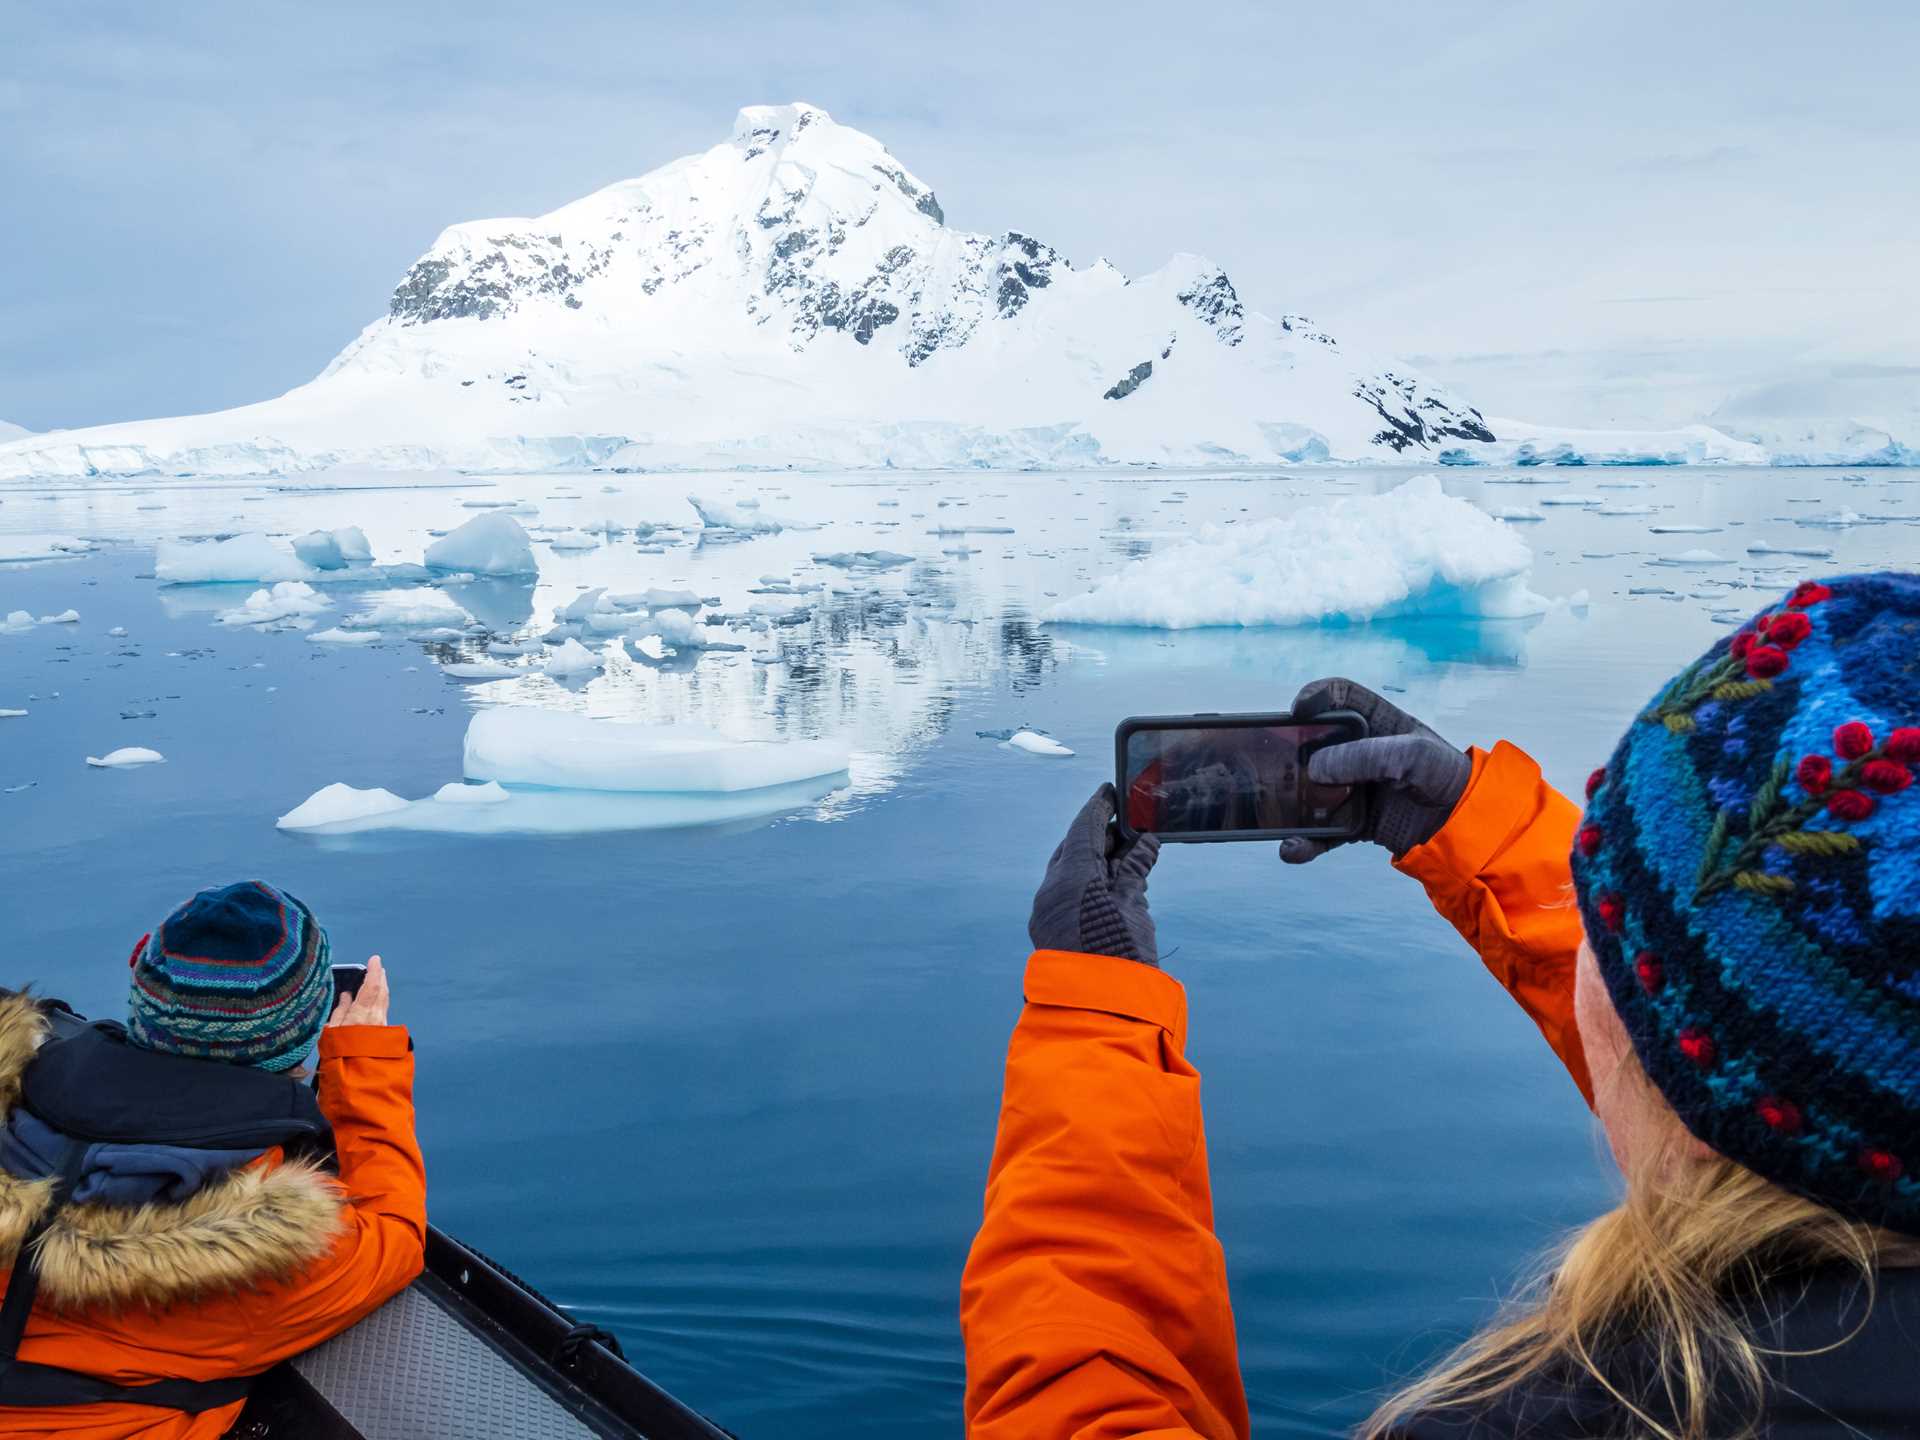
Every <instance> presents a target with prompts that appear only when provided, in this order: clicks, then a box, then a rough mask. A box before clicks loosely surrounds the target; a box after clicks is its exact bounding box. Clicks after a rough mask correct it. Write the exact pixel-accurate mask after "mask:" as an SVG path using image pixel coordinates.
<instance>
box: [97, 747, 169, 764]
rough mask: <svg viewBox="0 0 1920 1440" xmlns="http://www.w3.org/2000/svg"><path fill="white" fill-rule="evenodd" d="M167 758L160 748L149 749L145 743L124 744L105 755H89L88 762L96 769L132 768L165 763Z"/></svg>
mask: <svg viewBox="0 0 1920 1440" xmlns="http://www.w3.org/2000/svg"><path fill="white" fill-rule="evenodd" d="M166 758H167V757H166V756H164V755H162V754H161V753H160V752H159V751H158V750H149V749H147V748H146V747H145V746H143V745H123V746H121V747H120V748H119V749H118V750H109V751H108V752H107V753H106V754H104V755H89V756H87V764H89V765H91V766H93V768H94V769H96V770H130V769H132V768H133V767H134V766H136V765H160V764H164V763H165V762H166Z"/></svg>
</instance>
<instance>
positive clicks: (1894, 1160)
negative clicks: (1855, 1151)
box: [1860, 1146, 1907, 1185]
mask: <svg viewBox="0 0 1920 1440" xmlns="http://www.w3.org/2000/svg"><path fill="white" fill-rule="evenodd" d="M1860 1168H1861V1169H1862V1170H1864V1171H1866V1173H1867V1174H1869V1175H1871V1176H1872V1177H1873V1178H1874V1179H1875V1180H1879V1181H1882V1182H1884V1183H1886V1184H1888V1185H1891V1184H1892V1183H1893V1182H1894V1181H1895V1180H1898V1179H1899V1178H1900V1177H1901V1176H1902V1175H1904V1174H1906V1172H1907V1167H1906V1166H1904V1165H1902V1164H1901V1163H1900V1157H1899V1156H1898V1155H1896V1154H1894V1153H1893V1152H1892V1151H1891V1150H1882V1149H1880V1148H1879V1147H1878V1146H1874V1147H1871V1148H1869V1149H1866V1150H1862V1151H1861V1152H1860Z"/></svg>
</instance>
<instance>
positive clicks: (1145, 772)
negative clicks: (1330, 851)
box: [1125, 725, 1361, 835]
mask: <svg viewBox="0 0 1920 1440" xmlns="http://www.w3.org/2000/svg"><path fill="white" fill-rule="evenodd" d="M1347 738H1350V736H1349V732H1348V731H1347V730H1346V729H1345V727H1343V726H1340V725H1236V726H1223V727H1221V728H1218V729H1166V730H1157V729H1143V730H1135V731H1133V732H1132V733H1131V734H1129V735H1128V736H1127V740H1126V747H1127V748H1126V770H1125V775H1126V815H1127V823H1128V825H1130V826H1131V827H1132V828H1133V829H1135V830H1139V831H1150V832H1152V833H1154V834H1158V835H1214V834H1223V833H1231V832H1234V831H1247V830H1302V829H1315V830H1344V829H1349V828H1352V826H1353V824H1354V822H1355V820H1356V819H1357V815H1356V813H1355V812H1356V810H1357V807H1358V806H1359V804H1360V803H1361V801H1360V799H1359V797H1357V796H1356V795H1355V794H1354V792H1353V789H1352V787H1351V786H1347V785H1319V784H1316V783H1314V782H1313V781H1312V780H1311V779H1309V778H1308V777H1307V771H1306V759H1307V757H1308V756H1310V755H1312V753H1313V752H1314V750H1315V749H1317V748H1319V747H1320V746H1321V745H1324V744H1326V743H1329V742H1334V743H1337V742H1339V741H1341V740H1344V739H1347Z"/></svg>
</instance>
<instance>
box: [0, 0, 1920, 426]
mask: <svg viewBox="0 0 1920 1440" xmlns="http://www.w3.org/2000/svg"><path fill="white" fill-rule="evenodd" d="M916 10H918V11H920V12H921V13H918V14H916V13H913V12H915V11H916ZM1916 54H1920V6H1916V5H1912V4H1908V3H1905V0H1883V3H1864V0H1860V3H1844V0H1842V3H1828V4H1823V5H1819V6H1813V5H1807V4H1799V3H1795V4H1788V3H1766V0H1760V3H1723V0H1699V3H1684V4H1674V3H1672V0H1662V3H1653V0H1528V3H1485V4H1465V3H1429V4H1419V5H1415V4H1411V3H1391V4H1389V3H1371V0H1341V3H1339V4H1337V5H1336V4H1329V3H1314V4H1291V3H1286V4H1250V3H1216V4H1209V5H1186V6H1170V5H1131V4H1126V3H1119V0H1101V3H1086V4H1082V3H1062V4H1026V5H1014V6H992V5H988V6H982V5H978V4H967V5H938V6H927V7H910V6H906V5H902V4H899V3H860V0H852V3H843V4H833V5H806V4H802V3H799V0H793V3H757V0H754V3H734V0H710V3H707V4H702V5H687V6H672V7H668V6H656V5H642V4H622V3H614V0H604V3H566V0H548V3H543V4H541V5H527V4H524V3H516V4H511V5H506V4H492V3H485V0H462V3H458V4H408V3H405V0H383V3H371V0H329V3H326V4H320V5H315V4H299V5H294V4H278V3H262V0H205V3H195V0H175V3H167V4H147V3H120V4H108V3H89V0H57V3H41V0H0V418H4V419H10V420H14V421H17V422H19V423H22V424H25V425H28V426H30V427H33V428H36V429H39V428H48V427H52V426H72V425H82V424H90V423H95V422H100V421H107V420H115V419H126V418H133V417H141V416H150V415H164V414H177V413H181V412H185V411H191V410H201V409H210V408H217V407H220V406H225V405H232V404H239V403H243V402H246V401H249V400H255V399H261V398H265V397H266V396H268V395H272V394H276V393H278V392H280V391H282V390H284V389H286V388H287V387H289V386H291V385H294V384H298V383H299V382H301V381H303V380H306V379H308V378H310V377H311V376H312V375H313V374H315V373H316V372H317V371H319V370H320V368H321V367H322V366H323V365H325V363H326V362H327V360H328V359H329V358H330V357H331V356H332V355H333V354H334V352H335V351H337V350H338V349H339V348H340V347H341V346H342V345H344V344H345V343H346V342H347V341H348V340H350V339H351V338H352V337H353V335H354V334H355V333H356V332H357V331H358V330H359V328H360V327H361V326H362V325H363V324H365V323H366V322H367V321H368V320H371V319H373V318H374V317H375V316H377V315H378V314H380V313H381V312H382V310H383V309H384V307H385V304H386V298H387V295H388V292H389V291H390V290H391V289H392V287H393V284H394V283H395V281H396V280H397V279H398V278H399V277H400V275H401V274H402V273H403V272H404V271H405V269H406V268H407V266H408V264H409V263H410V262H411V261H412V260H413V259H414V257H415V256H416V255H418V254H419V253H420V252H421V251H422V250H423V249H425V248H426V246H427V245H428V244H430V243H431V242H432V240H433V237H434V236H435V234H436V233H437V232H438V231H439V230H440V228H441V227H442V226H444V225H446V224H449V223H452V222H454V221H458V220H464V219H472V218H478V217H483V216H490V215H513V214H533V213H538V212H540V211H543V210H546V209H549V208H552V207H553V206H555V205H558V204H561V203H563V202H565V201H567V200H569V199H572V198H574V197H576V196H579V195H581V194H584V193H586V192H587V191H589V190H592V189H594V188H596V187H598V186H600V185H603V184H606V183H608V182H609V181H613V180H616V179H620V178H623V177H626V176H630V175H635V174H639V173H641V172H643V171H645V170H648V169H651V168H652V167H653V166H655V165H658V164H661V163H664V162H665V161H667V160H670V159H673V158H675V157H676V156H679V155H682V154H685V153H688V152H690V151H693V150H698V149H702V148H705V147H706V146H708V145H712V144H714V143H717V142H718V141H720V140H722V139H724V138H725V136H726V134H727V133H728V128H729V126H730V123H731V120H732V116H733V112H734V110H735V109H737V108H738V107H739V106H741V105H744V104H751V103H763V102H784V101H788V100H794V99H806V100H811V101H813V102H815V103H817V104H820V105H823V106H825V107H826V108H827V109H828V110H830V111H832V112H833V114H834V116H835V117H836V118H837V119H839V120H841V121H843V122H845V123H848V124H853V125H857V126H859V127H861V128H862V129H866V130H868V131H870V132H871V133H873V134H875V135H876V136H878V137H879V138H880V139H881V140H882V141H883V142H885V143H886V144H887V145H888V146H890V147H891V148H892V150H893V151H894V153H895V154H896V155H897V156H899V157H900V159H901V160H902V161H903V162H904V163H905V164H906V165H908V166H909V167H910V168H911V169H913V170H914V171H915V172H916V173H917V174H918V175H919V176H920V177H921V178H922V179H923V180H925V181H927V182H928V183H930V184H932V185H933V186H934V187H935V188H936V189H937V190H938V192H939V194H940V198H941V201H942V203H943V204H944V205H945V206H946V211H947V215H948V219H949V221H950V222H951V223H953V224H956V225H960V226H964V227H967V228H970V229H980V230H1002V229H1007V228H1017V229H1022V230H1026V231H1029V232H1031V233H1033V234H1036V235H1039V236H1040V237H1042V238H1043V239H1046V240H1048V241H1049V242H1051V243H1053V244H1055V245H1057V246H1058V247H1060V248H1061V249H1063V250H1064V251H1065V252H1066V253H1067V254H1068V255H1069V256H1071V257H1072V258H1073V259H1074V260H1075V261H1076V262H1083V261H1088V260H1091V259H1093V258H1094V257H1095V256H1097V255H1102V254H1104V255H1106V256H1108V257H1109V258H1110V259H1112V260H1113V261H1114V262H1115V263H1116V264H1118V265H1119V266H1120V267H1121V268H1122V269H1124V270H1128V271H1130V272H1136V273H1137V272H1139V271H1142V270H1147V269H1151V268H1153V267H1155V266H1157V265H1159V264H1160V263H1162V262H1163V261H1164V260H1165V258H1166V257H1167V255H1169V254H1170V253H1172V252H1174V251H1176V250H1193V251H1199V252H1201V253H1204V254H1208V255H1211V256H1213V257H1214V258H1215V259H1217V260H1219V261H1220V262H1221V263H1222V264H1224V265H1225V266H1226V267H1227V269H1228V271H1229V273H1230V274H1232V276H1233V277H1234V279H1235V282H1236V283H1237V284H1238V285H1239V287H1240V290H1241V292H1242V294H1243V295H1244V296H1246V298H1247V299H1248V300H1250V301H1251V302H1252V303H1254V304H1256V305H1258V306H1259V307H1261V308H1263V309H1268V310H1274V311H1279V310H1299V311H1304V312H1306V313H1308V314H1311V315H1313V316H1314V317H1315V318H1316V319H1318V320H1320V321H1321V322H1322V323H1323V324H1324V325H1326V326H1327V327H1328V328H1330V329H1331V330H1332V331H1333V332H1334V333H1335V334H1337V335H1340V336H1341V337H1342V338H1343V339H1345V340H1347V341H1348V342H1349V343H1351V344H1365V345H1368V346H1371V347H1378V348H1381V349H1384V350H1388V351H1396V350H1397V351H1399V352H1400V353H1402V354H1410V355H1412V356H1414V357H1415V358H1416V359H1417V360H1418V361H1419V362H1420V363H1422V364H1423V365H1425V366H1426V367H1427V368H1428V369H1429V370H1430V371H1432V372H1433V373H1435V374H1436V375H1439V376H1440V377H1441V378H1443V379H1445V380H1448V381H1450V382H1452V383H1454V384H1456V385H1457V386H1458V387H1459V388H1460V389H1461V391H1462V393H1463V394H1464V395H1465V396H1466V398H1468V399H1469V400H1471V401H1473V402H1474V403H1478V404H1480V405H1481V406H1482V407H1483V408H1485V409H1487V410H1489V411H1490V412H1492V413H1515V412H1517V411H1526V412H1528V413H1529V415H1530V418H1539V419H1544V420H1566V421H1590V422H1610V423H1626V422H1630V421H1634V420H1640V419H1648V418H1660V419H1674V418H1688V417H1689V416H1690V414H1691V413H1693V412H1696V411H1698V412H1702V413H1704V412H1705V411H1707V410H1710V409H1711V408H1712V405H1713V404H1714V403H1715V402H1716V398H1717V397H1722V396H1724V395H1725V394H1726V393H1728V392H1730V391H1731V390H1734V389H1738V388H1739V387H1742V386H1752V385H1757V384H1760V383H1763V382H1767V381H1779V380H1787V381H1792V380H1793V379H1794V378H1795V377H1802V376H1808V375H1828V374H1844V373H1848V372H1849V370H1850V368H1851V369H1857V368H1859V367H1863V366H1864V367H1869V368H1870V369H1872V371H1873V373H1876V374H1880V375H1883V376H1884V375H1886V374H1896V375H1897V374H1899V373H1900V372H1901V371H1902V369H1904V368H1906V367H1913V369H1912V373H1913V374H1914V375H1915V377H1916V379H1915V384H1916V386H1920V279H1917V278H1916V277H1917V276H1920V263H1916V261H1917V260H1920V246H1916V243H1915V237H1916V235H1920V186H1916V185H1915V183H1914V179H1913V176H1914V173H1915V168H1916V166H1915V160H1916V157H1917V156H1920V118H1916V111H1917V110H1920V107H1916V106H1915V104H1914V102H1913V98H1912V93H1911V86H1910V84H1909V83H1908V78H1909V77H1910V76H1911V74H1912V73H1913V70H1914V68H1915V63H1916Z"/></svg>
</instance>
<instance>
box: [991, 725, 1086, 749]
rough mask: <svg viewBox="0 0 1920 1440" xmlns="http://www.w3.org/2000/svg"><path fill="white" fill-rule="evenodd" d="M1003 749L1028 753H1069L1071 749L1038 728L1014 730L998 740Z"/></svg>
mask: <svg viewBox="0 0 1920 1440" xmlns="http://www.w3.org/2000/svg"><path fill="white" fill-rule="evenodd" d="M1000 745H1001V748H1002V749H1005V750H1024V751H1026V752H1027V753H1028V754H1029V755H1071V754H1073V751H1071V750H1069V749H1068V748H1067V747H1066V746H1064V745H1062V744H1061V743H1060V742H1059V741H1058V740H1055V739H1054V738H1053V737H1052V736H1051V735H1042V734H1041V733H1040V732H1039V731H1038V730H1016V731H1014V732H1013V734H1011V735H1009V736H1008V737H1007V738H1006V739H1005V740H1002V741H1001V742H1000Z"/></svg>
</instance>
